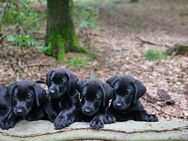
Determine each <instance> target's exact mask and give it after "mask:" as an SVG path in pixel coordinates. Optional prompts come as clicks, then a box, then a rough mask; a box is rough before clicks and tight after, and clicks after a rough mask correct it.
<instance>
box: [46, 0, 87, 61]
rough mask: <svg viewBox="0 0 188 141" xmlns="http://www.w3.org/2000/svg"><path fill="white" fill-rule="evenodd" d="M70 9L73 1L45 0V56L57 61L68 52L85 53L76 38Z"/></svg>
mask: <svg viewBox="0 0 188 141" xmlns="http://www.w3.org/2000/svg"><path fill="white" fill-rule="evenodd" d="M72 9H73V0H47V28H46V45H47V46H48V49H47V50H46V54H48V55H51V56H53V57H55V58H56V59H57V60H61V59H64V53H65V52H68V51H76V52H86V50H85V49H84V48H81V47H80V45H79V42H78V39H77V37H76V33H75V28H74V24H73V20H72Z"/></svg>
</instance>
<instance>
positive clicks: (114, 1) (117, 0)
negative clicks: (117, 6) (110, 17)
mask: <svg viewBox="0 0 188 141" xmlns="http://www.w3.org/2000/svg"><path fill="white" fill-rule="evenodd" d="M121 1H122V0H109V2H110V3H120V2H121Z"/></svg>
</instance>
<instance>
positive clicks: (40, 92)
mask: <svg viewBox="0 0 188 141" xmlns="http://www.w3.org/2000/svg"><path fill="white" fill-rule="evenodd" d="M8 95H9V97H10V99H9V101H10V103H11V104H10V105H11V112H10V114H9V116H8V118H7V119H6V120H4V123H3V128H4V129H9V128H12V127H13V126H14V125H15V124H16V123H17V121H18V120H20V119H26V120H29V121H33V120H39V119H50V120H51V121H53V119H54V118H55V116H56V115H55V113H52V110H51V109H50V108H51V106H50V103H49V99H48V97H47V95H46V92H45V90H44V89H43V88H42V87H41V86H40V85H39V84H37V83H35V82H32V81H30V80H21V81H17V82H15V83H13V84H11V85H10V86H9V87H8Z"/></svg>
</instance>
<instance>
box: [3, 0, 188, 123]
mask: <svg viewBox="0 0 188 141" xmlns="http://www.w3.org/2000/svg"><path fill="white" fill-rule="evenodd" d="M97 26H98V28H96V29H87V30H86V33H85V31H82V30H81V29H79V28H78V29H77V33H78V37H79V39H80V41H81V42H82V44H83V45H84V44H89V47H88V49H89V50H91V51H95V53H96V59H91V58H89V57H88V56H86V55H83V54H78V53H67V54H66V56H65V61H64V62H62V63H58V64H57V62H56V61H55V59H53V58H51V57H47V56H45V55H43V54H41V53H40V52H38V51H36V50H35V49H30V50H28V51H24V52H23V51H16V52H14V51H13V52H6V53H7V54H6V53H4V54H5V56H4V60H3V63H0V74H1V75H0V82H1V83H5V84H9V83H10V82H11V81H13V80H16V79H33V80H36V79H37V80H38V79H42V80H44V79H45V74H46V72H47V71H49V70H50V69H52V68H54V67H60V66H62V67H65V68H68V69H70V70H71V71H73V72H74V73H75V74H77V76H78V77H79V78H80V79H85V78H90V77H97V78H100V79H102V80H103V81H105V80H106V79H107V78H109V77H110V76H112V75H115V74H128V75H131V76H133V77H135V78H137V79H139V80H141V81H142V82H143V84H144V85H145V86H146V88H147V94H146V95H145V96H144V97H143V98H141V101H142V103H143V104H144V106H145V108H146V110H147V111H148V112H149V113H155V114H157V115H158V117H159V119H160V120H170V119H188V57H185V56H168V57H167V58H165V59H162V60H156V61H148V60H146V59H145V57H144V53H145V52H146V50H147V49H149V48H156V49H159V50H166V49H167V48H166V47H165V46H164V45H166V44H167V45H174V44H176V43H179V42H184V41H187V40H188V2H187V0H181V2H180V1H179V0H171V1H169V0H157V1H156V0H143V1H140V2H139V3H135V4H133V3H130V2H128V1H121V2H119V3H115V4H108V3H105V1H104V2H102V3H101V6H100V8H99V14H98V17H97ZM39 32H41V35H42V36H41V38H42V37H44V34H45V26H43V28H41V31H39ZM83 32H84V34H82V33H83ZM85 35H87V38H86V37H85ZM139 38H142V39H146V40H149V41H154V42H157V43H159V44H161V46H157V45H150V44H147V43H143V42H142V41H141V40H140V39H139ZM72 56H82V57H85V58H86V59H87V64H86V65H84V66H80V67H79V66H74V65H70V64H69V63H68V60H69V59H70V57H72ZM16 57H18V58H19V59H17V60H19V61H17V62H19V63H15V58H16ZM168 95H169V96H170V97H168ZM150 96H151V97H150ZM166 96H167V98H165V97H166Z"/></svg>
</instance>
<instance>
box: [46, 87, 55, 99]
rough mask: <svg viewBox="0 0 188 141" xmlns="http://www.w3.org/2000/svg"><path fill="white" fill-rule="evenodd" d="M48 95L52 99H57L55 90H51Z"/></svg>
mask: <svg viewBox="0 0 188 141" xmlns="http://www.w3.org/2000/svg"><path fill="white" fill-rule="evenodd" d="M47 94H48V95H49V96H50V97H57V91H56V90H55V89H49V90H48V92H47Z"/></svg>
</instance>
